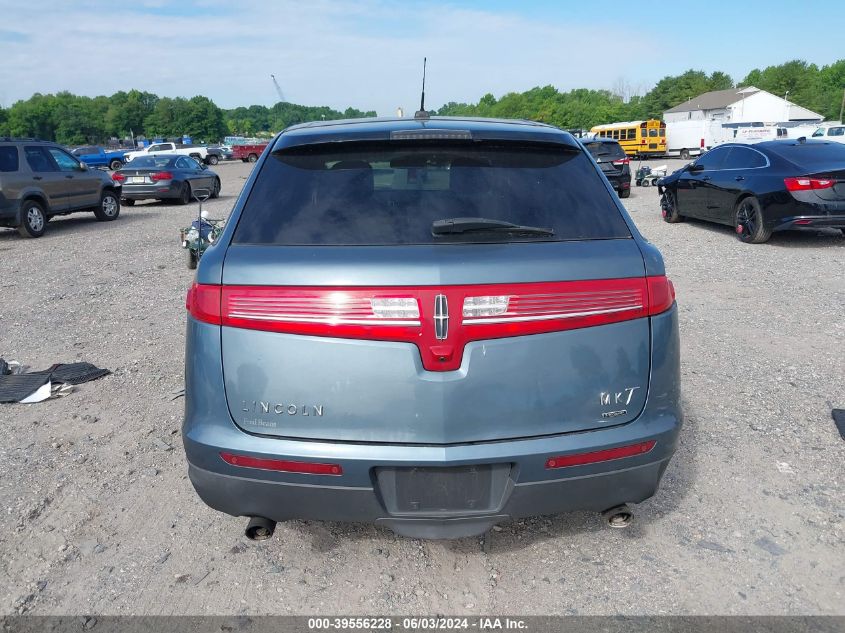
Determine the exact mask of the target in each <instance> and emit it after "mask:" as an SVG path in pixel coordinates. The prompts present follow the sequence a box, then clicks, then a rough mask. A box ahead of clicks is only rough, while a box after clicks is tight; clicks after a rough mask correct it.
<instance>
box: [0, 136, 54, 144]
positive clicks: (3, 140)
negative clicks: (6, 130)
mask: <svg viewBox="0 0 845 633" xmlns="http://www.w3.org/2000/svg"><path fill="white" fill-rule="evenodd" d="M0 143H44V144H45V145H58V143H56V142H55V141H45V140H42V139H40V138H15V137H13V136H0Z"/></svg>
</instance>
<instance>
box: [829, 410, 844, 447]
mask: <svg viewBox="0 0 845 633" xmlns="http://www.w3.org/2000/svg"><path fill="white" fill-rule="evenodd" d="M830 413H831V415H832V416H833V423H834V424H835V425H836V428H837V429H838V430H839V435H841V436H842V439H843V440H845V409H833V410H832V411H831V412H830Z"/></svg>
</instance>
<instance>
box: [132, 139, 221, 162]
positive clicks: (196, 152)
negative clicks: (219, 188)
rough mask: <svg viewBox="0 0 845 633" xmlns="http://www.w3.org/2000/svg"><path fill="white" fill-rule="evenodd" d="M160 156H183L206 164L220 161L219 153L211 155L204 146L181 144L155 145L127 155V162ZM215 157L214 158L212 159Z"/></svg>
mask: <svg viewBox="0 0 845 633" xmlns="http://www.w3.org/2000/svg"><path fill="white" fill-rule="evenodd" d="M158 154H183V155H184V156H190V157H191V158H195V159H197V160H198V161H201V162H203V163H206V164H212V165H216V164H217V161H219V159H220V154H219V153H217V152H211V153H209V151H208V148H207V147H205V146H202V145H182V144H181V143H153V144H152V145H150V146H148V147H145V148H144V149H139V150H137V151H134V152H129V153H128V154H126V160H127V162H128V161H130V160H132V159H133V158H138V157H139V156H156V155H158ZM211 157H214V158H211ZM215 159H216V160H215Z"/></svg>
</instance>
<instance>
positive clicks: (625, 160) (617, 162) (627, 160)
mask: <svg viewBox="0 0 845 633" xmlns="http://www.w3.org/2000/svg"><path fill="white" fill-rule="evenodd" d="M630 162H631V159H630V158H627V157H625V158H620V159H619V160H614V161H613V164H614V165H628V164H630Z"/></svg>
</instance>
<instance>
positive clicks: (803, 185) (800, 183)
mask: <svg viewBox="0 0 845 633" xmlns="http://www.w3.org/2000/svg"><path fill="white" fill-rule="evenodd" d="M783 182H784V184H785V185H786V188H787V190H789V191H810V190H812V189H830V188H831V187H833V185H835V184H836V180H834V179H833V178H810V177H809V176H800V177H798V178H784V179H783Z"/></svg>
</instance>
